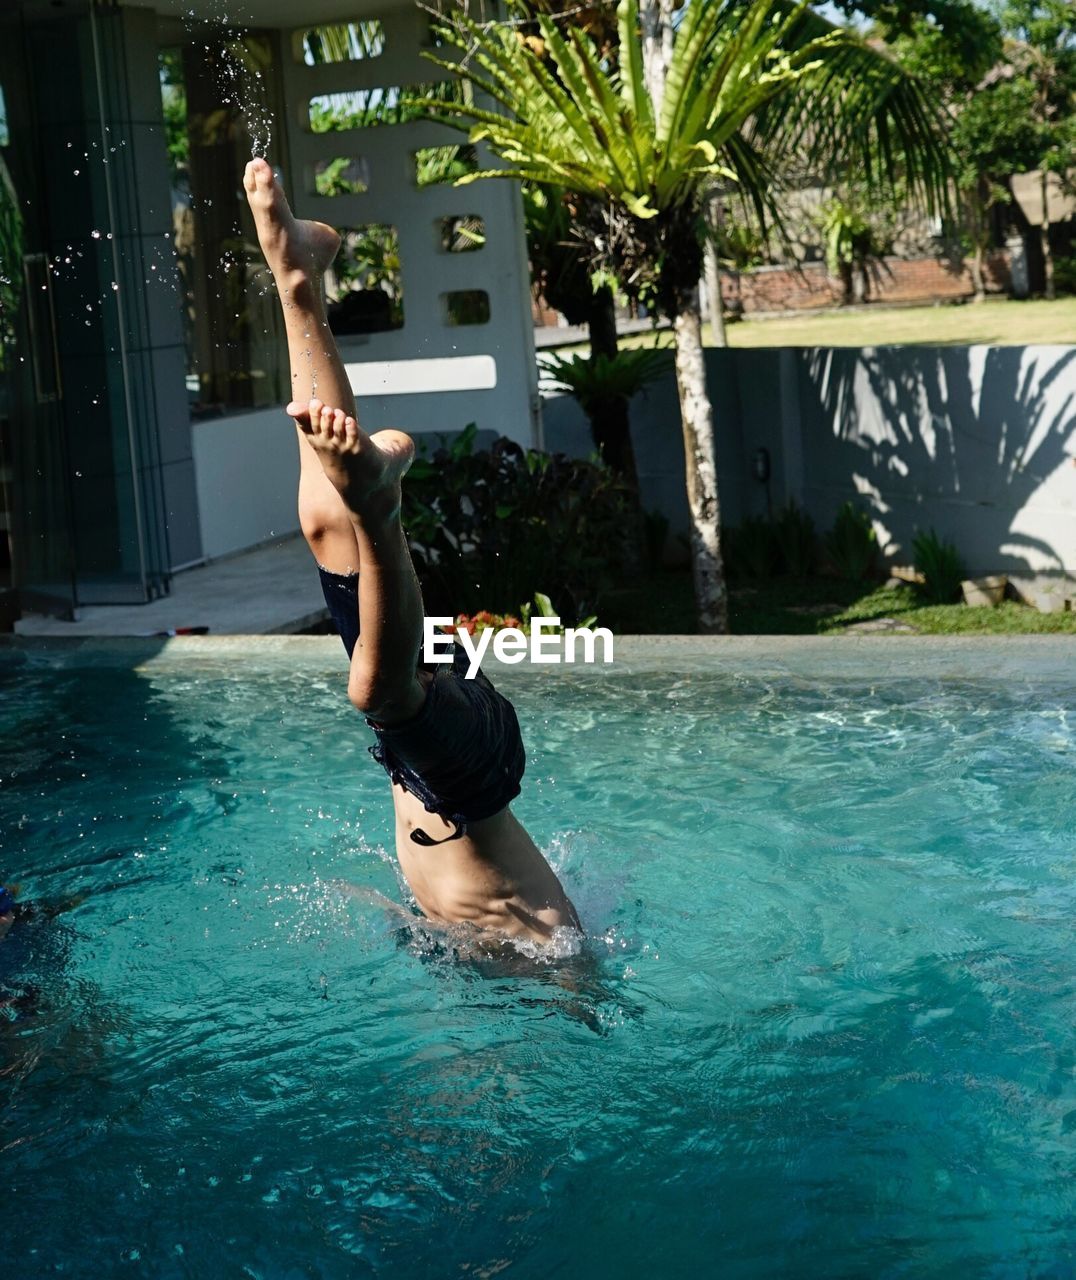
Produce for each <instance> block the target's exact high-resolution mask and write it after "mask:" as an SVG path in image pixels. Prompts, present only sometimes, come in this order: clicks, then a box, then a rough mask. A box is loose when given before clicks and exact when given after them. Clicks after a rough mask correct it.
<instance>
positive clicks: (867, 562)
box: [826, 502, 878, 582]
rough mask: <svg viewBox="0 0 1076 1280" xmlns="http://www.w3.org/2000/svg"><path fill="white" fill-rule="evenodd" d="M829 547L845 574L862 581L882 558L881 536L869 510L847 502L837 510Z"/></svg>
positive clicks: (843, 576)
mask: <svg viewBox="0 0 1076 1280" xmlns="http://www.w3.org/2000/svg"><path fill="white" fill-rule="evenodd" d="M826 551H827V552H828V554H829V558H830V560H831V561H832V562H833V567H834V569H836V571H837V573H838V574H839V575H840V576H841V577H842V578H847V579H848V580H849V581H850V582H862V581H863V579H864V578H867V577H869V576H870V574H871V573H872V571H873V570H874V567H875V564H876V563H877V559H878V537H877V535H876V534H875V532H874V526H873V525H872V524H871V518H870V516H869V515H868V514H867V512H866V511H864V510H862V508H860V507H857V506H856V504H855V503H854V502H846V503H845V504H844V506H842V507H841V509H840V511H838V512H837V519H836V520H835V521H834V522H833V528H832V530H831V531H830V534H829V537H828V538H827V539H826Z"/></svg>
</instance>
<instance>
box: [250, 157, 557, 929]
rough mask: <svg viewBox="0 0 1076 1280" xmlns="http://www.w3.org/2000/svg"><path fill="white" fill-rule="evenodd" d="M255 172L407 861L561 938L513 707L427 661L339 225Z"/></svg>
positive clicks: (345, 601) (305, 490)
mask: <svg viewBox="0 0 1076 1280" xmlns="http://www.w3.org/2000/svg"><path fill="white" fill-rule="evenodd" d="M243 185H244V187H245V188H246V192H247V199H248V201H249V203H250V208H251V211H252V212H253V214H254V222H255V225H256V227H257V231H258V239H259V242H260V244H261V248H262V252H263V253H264V254H265V259H266V262H267V263H268V264H269V268H270V270H271V271H272V273H273V277H274V279H275V281H276V285H277V290H278V292H279V294H280V300H281V303H282V304H283V308H284V321H285V328H286V331H287V337H288V355H289V358H290V362H291V377H292V401H291V403H290V404H289V405H288V406H287V413H288V414H289V415H290V416H291V417H292V418H293V419H294V420H295V424H296V427H297V428H298V436H299V456H300V472H299V522H300V525H301V527H302V530H303V533H304V535H305V537H306V540H307V543H308V545H309V547H310V550H311V551H312V552H313V555H314V559H315V561H316V562H317V564H318V567H319V569H320V571H321V578H322V587H323V590H324V592H325V598H326V602H327V604H328V606H329V609H330V612H331V613H332V614H333V617H334V619H335V620H336V623H337V626H338V628H339V630H340V634H341V637H342V639H343V641H344V644H345V646H346V648H347V650H348V653H349V656H350V659H351V674H350V679H349V682H348V696H349V698H350V699H351V701H352V703H353V704H354V705H355V707H357V708H358V710H359V711H361V712H362V713H363V714H364V715H365V716H366V717H367V723H368V724H370V726H371V728H373V730H374V733H375V736H376V738H377V743H376V745H375V746H374V747H372V748H371V751H372V753H373V754H374V757H375V759H377V760H378V761H379V762H380V763H381V764H382V765H383V766H384V768H385V769H386V771H387V772H388V774H389V777H390V778H391V779H392V784H393V785H392V797H393V802H394V804H395V808H396V853H397V856H398V858H399V861H400V868H401V870H402V872H403V874H404V877H405V878H406V880H407V883H408V884H409V885H410V886H411V891H412V893H413V894H414V896H415V900H416V902H417V903H418V905H419V907H420V908H421V909H422V911H423V912H424V913H425V914H426V915H427V916H428V917H429V918H430V919H431V920H434V921H440V922H443V923H456V924H458V923H469V924H472V925H474V926H476V927H477V928H478V929H479V930H482V931H484V932H485V931H488V932H489V933H491V934H495V935H507V936H509V937H514V938H528V939H531V940H533V941H536V942H549V941H550V940H551V939H552V938H553V936H554V931H555V930H557V929H561V928H570V929H579V928H580V924H579V917H578V916H577V915H576V911H575V908H574V907H573V906H572V903H571V902H570V900H569V899H568V897H567V895H566V894H565V892H564V890H563V888H562V887H561V884H560V882H559V880H558V879H557V877H556V875H555V873H554V872H553V869H552V868H551V867H550V865H549V863H548V862H546V860H545V858H544V857H543V856H542V854H541V852H540V851H539V849H538V847H537V846H536V845H535V843H534V841H533V840H532V839H531V838H530V836H529V835H528V834H527V832H526V831H525V830H524V829H523V827H522V826H521V825H520V823H519V822H518V821H517V820H516V818H515V816H514V815H513V814H512V812H511V810H510V809H509V807H508V805H509V803H510V802H511V801H512V800H513V799H515V797H516V796H517V795H518V794H519V790H520V787H519V780H520V778H521V777H522V774H523V767H524V752H523V744H522V741H521V739H520V736H519V725H518V723H517V722H516V716H515V712H514V711H513V709H512V706H511V704H510V703H509V702H508V701H507V700H506V699H505V698H503V697H502V696H501V695H500V694H499V693H497V691H496V690H495V689H494V688H493V686H492V684H490V682H489V680H487V679H486V677H485V676H484V675H482V674H481V673H479V675H478V676H477V677H476V678H475V679H474V680H466V679H465V678H464V676H463V670H465V669H466V662H464V663H463V670H461V669H460V666H459V663H458V662H457V663H455V664H451V665H438V666H436V667H434V668H431V669H427V668H424V667H422V666H421V665H420V664H419V660H418V659H419V651H420V648H421V643H422V622H423V612H422V597H421V594H420V591H419V584H418V579H417V578H416V576H415V570H414V567H413V565H412V563H411V556H410V553H409V551H408V549H407V542H406V540H405V537H404V532H403V527H402V526H401V523H400V482H401V480H402V479H403V476H404V473H405V472H406V471H407V469H408V467H409V466H410V465H411V462H412V460H413V458H414V454H415V446H414V443H413V441H412V440H411V438H410V437H409V436H407V435H405V434H404V433H403V432H402V431H378V432H376V433H375V434H374V435H372V436H369V435H367V434H366V432H365V431H363V429H362V428H361V427H360V426H359V424H358V420H357V417H356V410H355V401H354V398H353V396H352V392H351V386H350V383H349V382H348V378H347V374H346V372H345V370H344V366H343V362H342V361H341V359H340V354H339V352H338V351H337V348H336V343H335V341H334V340H333V336H332V334H331V333H330V331H329V325H328V320H327V318H326V314H325V304H324V298H323V294H322V276H323V274H324V272H325V269H326V268H327V267H328V266H329V264H330V263H331V262H332V260H333V258H334V257H335V256H336V252H337V250H338V249H339V247H340V237H339V236H338V235H337V233H336V232H335V231H334V230H333V229H332V228H331V227H329V226H326V225H325V224H324V223H322V222H305V221H299V220H297V219H296V218H295V217H294V215H293V214H292V211H291V209H290V208H289V206H288V202H287V200H286V199H285V196H284V193H283V191H282V190H281V188H280V186H279V184H278V183H277V181H276V178H275V176H274V174H273V171H272V169H271V168H270V167H269V165H268V164H267V163H266V161H265V160H262V159H256V160H252V161H251V162H250V164H248V165H247V168H246V173H245V174H244V178H243ZM360 618H361V622H362V630H361V634H360V630H359V622H360ZM457 656H458V657H462V651H459V653H458V655H457Z"/></svg>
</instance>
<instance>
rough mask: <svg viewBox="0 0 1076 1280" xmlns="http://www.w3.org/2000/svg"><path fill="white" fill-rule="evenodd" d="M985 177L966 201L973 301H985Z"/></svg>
mask: <svg viewBox="0 0 1076 1280" xmlns="http://www.w3.org/2000/svg"><path fill="white" fill-rule="evenodd" d="M985 190H986V179H985V178H980V179H979V189H978V191H976V192H974V194H972V195H971V197H970V199H969V203H968V221H969V222H970V223H971V237H972V244H973V245H974V251H973V253H972V255H971V283H972V286H973V288H974V289H975V299H974V300H975V301H976V302H985V301H986V277H985V276H984V274H983V258H984V257H985V241H986V210H985V207H984V202H985V199H986V195H985Z"/></svg>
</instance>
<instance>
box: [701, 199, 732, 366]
mask: <svg viewBox="0 0 1076 1280" xmlns="http://www.w3.org/2000/svg"><path fill="white" fill-rule="evenodd" d="M707 219H708V221H709V223H710V238H709V239H708V240H707V242H706V270H705V282H706V309H707V311H709V313H710V340H711V342H712V343H713V345H714V346H715V347H727V346H728V345H729V340H728V335H727V334H726V333H725V300H724V298H723V297H722V296H721V263H720V262H719V260H718V257H717V246H716V243H715V241H716V237H717V233H718V231H719V229H720V227H721V197H720V196H719V195H718V194H717V193H716V192H714V194H713V195H712V196H711V197H710V202H709V208H708V209H707Z"/></svg>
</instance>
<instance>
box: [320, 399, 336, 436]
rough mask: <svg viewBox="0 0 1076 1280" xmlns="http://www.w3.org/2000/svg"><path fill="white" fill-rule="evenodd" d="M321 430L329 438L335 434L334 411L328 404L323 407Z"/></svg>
mask: <svg viewBox="0 0 1076 1280" xmlns="http://www.w3.org/2000/svg"><path fill="white" fill-rule="evenodd" d="M321 430H322V433H323V434H324V435H327V436H331V435H332V433H333V410H332V409H331V408H330V407H329V405H327V404H325V405H322V406H321Z"/></svg>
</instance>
